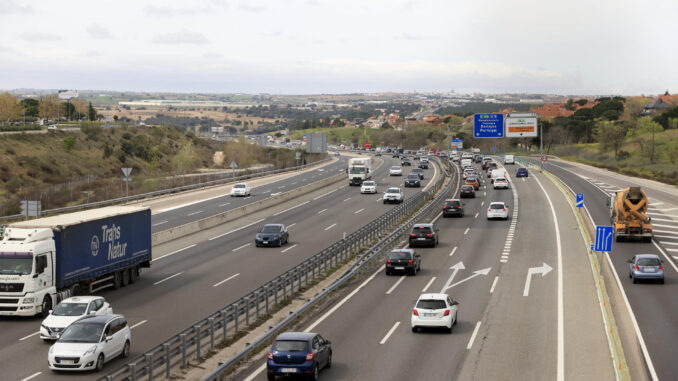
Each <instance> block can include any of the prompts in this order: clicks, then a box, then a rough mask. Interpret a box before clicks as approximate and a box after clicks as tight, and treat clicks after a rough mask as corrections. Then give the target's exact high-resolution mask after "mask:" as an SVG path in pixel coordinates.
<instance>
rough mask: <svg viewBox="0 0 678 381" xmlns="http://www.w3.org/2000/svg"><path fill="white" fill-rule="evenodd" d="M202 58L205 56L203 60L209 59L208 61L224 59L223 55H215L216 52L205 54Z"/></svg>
mask: <svg viewBox="0 0 678 381" xmlns="http://www.w3.org/2000/svg"><path fill="white" fill-rule="evenodd" d="M202 56H203V58H207V59H217V58H221V57H223V56H222V55H221V54H219V53H214V52H209V53H205V54H203V55H202Z"/></svg>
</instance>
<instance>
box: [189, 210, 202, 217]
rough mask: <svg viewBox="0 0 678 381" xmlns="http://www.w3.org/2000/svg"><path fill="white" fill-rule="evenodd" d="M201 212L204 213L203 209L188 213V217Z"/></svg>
mask: <svg viewBox="0 0 678 381" xmlns="http://www.w3.org/2000/svg"><path fill="white" fill-rule="evenodd" d="M199 213H202V210H198V211H197V212H193V213H188V214H187V216H188V217H190V216H195V215H196V214H199Z"/></svg>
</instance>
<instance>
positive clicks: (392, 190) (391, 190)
mask: <svg viewBox="0 0 678 381" xmlns="http://www.w3.org/2000/svg"><path fill="white" fill-rule="evenodd" d="M386 193H400V189H398V188H388V190H386Z"/></svg>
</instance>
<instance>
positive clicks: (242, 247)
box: [232, 242, 252, 251]
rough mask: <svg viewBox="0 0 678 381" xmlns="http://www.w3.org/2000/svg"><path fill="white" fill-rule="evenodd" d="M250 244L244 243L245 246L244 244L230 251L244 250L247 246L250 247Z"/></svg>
mask: <svg viewBox="0 0 678 381" xmlns="http://www.w3.org/2000/svg"><path fill="white" fill-rule="evenodd" d="M251 244H252V243H251V242H250V243H246V244H244V245H242V246H238V247H236V248H235V249H233V250H232V251H238V250H240V249H244V248H246V247H247V246H249V245H251Z"/></svg>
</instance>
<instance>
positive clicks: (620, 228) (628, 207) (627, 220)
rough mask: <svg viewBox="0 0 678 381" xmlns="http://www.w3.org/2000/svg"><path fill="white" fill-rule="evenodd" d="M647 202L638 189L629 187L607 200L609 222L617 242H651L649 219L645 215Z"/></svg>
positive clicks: (644, 195) (645, 196)
mask: <svg viewBox="0 0 678 381" xmlns="http://www.w3.org/2000/svg"><path fill="white" fill-rule="evenodd" d="M648 206H649V200H648V198H647V195H646V194H645V192H644V191H643V190H642V189H640V187H630V188H626V189H624V190H621V191H619V192H617V193H615V194H614V195H613V196H610V199H609V200H608V207H609V208H610V220H611V222H612V225H614V236H615V238H616V240H617V242H620V241H625V240H627V239H629V240H640V241H643V242H650V241H651V240H652V224H651V223H650V220H651V218H650V217H649V216H648V215H647V214H646V212H647V207H648Z"/></svg>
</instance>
